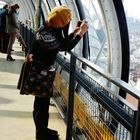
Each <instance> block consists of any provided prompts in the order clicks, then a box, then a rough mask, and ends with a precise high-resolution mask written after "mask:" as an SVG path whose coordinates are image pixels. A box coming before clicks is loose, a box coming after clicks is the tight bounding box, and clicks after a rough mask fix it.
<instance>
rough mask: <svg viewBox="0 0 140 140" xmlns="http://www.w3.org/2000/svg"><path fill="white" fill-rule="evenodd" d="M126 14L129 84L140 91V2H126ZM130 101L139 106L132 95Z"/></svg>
mask: <svg viewBox="0 0 140 140" xmlns="http://www.w3.org/2000/svg"><path fill="white" fill-rule="evenodd" d="M123 4H124V8H125V14H126V19H127V25H128V32H129V43H130V74H129V83H130V84H131V85H133V86H135V87H136V88H137V89H138V90H140V8H139V5H140V1H139V0H133V1H132V0H124V1H123ZM127 98H128V100H129V101H131V102H132V103H133V104H134V105H137V100H135V99H133V98H132V97H131V96H130V95H128V96H127Z"/></svg>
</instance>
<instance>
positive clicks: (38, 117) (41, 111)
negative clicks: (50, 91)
mask: <svg viewBox="0 0 140 140" xmlns="http://www.w3.org/2000/svg"><path fill="white" fill-rule="evenodd" d="M49 104H50V98H48V97H46V98H41V97H35V100H34V110H33V118H34V123H35V127H36V140H47V138H48V136H47V128H48V121H49Z"/></svg>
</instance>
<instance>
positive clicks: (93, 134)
mask: <svg viewBox="0 0 140 140" xmlns="http://www.w3.org/2000/svg"><path fill="white" fill-rule="evenodd" d="M64 57H65V56H63V55H60V54H59V55H58V57H57V61H56V66H57V67H58V66H59V68H58V74H57V75H56V80H55V82H54V85H55V87H56V92H55V93H54V98H55V100H56V102H57V103H58V106H59V107H60V108H61V111H62V113H63V116H64V119H65V121H66V124H67V134H66V139H67V140H71V139H72V137H73V138H74V139H80V140H138V139H139V133H138V132H139V130H140V129H139V125H137V124H139V104H138V107H137V108H136V107H134V106H133V105H131V104H130V103H129V102H128V101H126V100H125V99H123V98H122V97H120V96H119V95H118V93H115V92H114V91H113V90H111V89H110V88H109V87H107V86H106V87H105V86H103V85H102V83H100V82H98V80H97V79H96V78H95V77H94V76H93V75H91V74H89V73H88V72H87V71H85V70H84V69H82V68H80V67H78V66H77V65H76V64H77V61H78V63H79V62H80V63H82V64H84V65H85V66H86V67H88V68H90V69H91V70H92V71H94V72H96V73H97V74H99V75H100V76H101V77H103V78H104V79H105V80H107V81H108V82H110V83H111V84H114V85H115V86H117V87H118V88H119V89H121V90H123V91H125V92H126V93H128V94H130V95H132V96H133V97H135V98H136V99H138V102H139V99H140V96H139V91H138V90H137V89H135V88H134V87H131V86H130V85H129V84H128V83H125V82H124V81H122V80H120V79H118V78H114V77H112V76H111V75H110V74H109V73H107V72H105V71H103V70H102V69H100V68H99V67H97V66H96V65H94V64H93V63H91V62H89V61H88V60H87V59H84V58H81V57H77V56H76V55H75V54H73V53H72V54H71V59H70V61H69V60H67V59H66V58H64ZM60 69H63V71H65V73H62V72H61V74H60ZM68 77H69V78H68ZM68 79H70V80H69V81H68ZM77 86H78V89H76V87H77ZM60 97H61V98H60Z"/></svg>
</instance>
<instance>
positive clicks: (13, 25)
mask: <svg viewBox="0 0 140 140" xmlns="http://www.w3.org/2000/svg"><path fill="white" fill-rule="evenodd" d="M19 8H20V7H19V5H18V4H13V5H11V6H10V10H9V12H8V14H7V32H8V33H9V36H10V37H9V44H8V49H7V61H15V59H13V58H12V56H11V51H12V47H13V44H14V42H15V39H16V38H17V39H18V40H19V42H20V43H21V45H22V47H23V48H26V47H27V46H26V44H25V42H24V39H23V38H22V36H21V34H20V30H19V24H18V17H17V13H18V10H19Z"/></svg>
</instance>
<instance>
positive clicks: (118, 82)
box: [71, 52, 140, 99]
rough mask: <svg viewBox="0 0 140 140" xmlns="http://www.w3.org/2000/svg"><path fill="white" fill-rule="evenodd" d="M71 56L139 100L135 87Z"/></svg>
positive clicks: (84, 60) (77, 57)
mask: <svg viewBox="0 0 140 140" xmlns="http://www.w3.org/2000/svg"><path fill="white" fill-rule="evenodd" d="M71 55H74V56H75V57H76V59H78V60H79V61H81V62H82V63H84V64H86V65H87V66H88V67H90V68H91V69H93V70H94V71H95V72H97V73H98V74H100V75H102V76H103V77H104V78H106V79H107V80H109V81H110V82H112V83H114V84H115V85H117V86H119V87H121V88H123V90H125V91H126V92H129V93H130V94H131V95H132V96H134V97H135V98H137V99H140V91H139V90H138V89H136V88H135V87H133V86H131V85H129V84H128V83H126V82H124V81H122V80H121V79H119V78H115V77H113V76H112V75H111V74H110V73H108V72H105V71H104V70H103V69H101V68H100V67H98V66H97V65H95V64H93V63H92V62H90V61H88V60H87V59H85V58H83V57H79V56H77V54H76V53H74V52H72V53H71Z"/></svg>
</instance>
